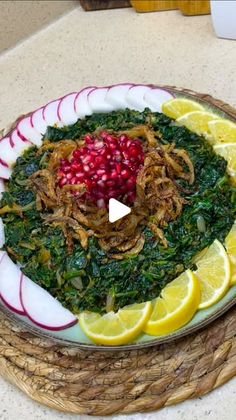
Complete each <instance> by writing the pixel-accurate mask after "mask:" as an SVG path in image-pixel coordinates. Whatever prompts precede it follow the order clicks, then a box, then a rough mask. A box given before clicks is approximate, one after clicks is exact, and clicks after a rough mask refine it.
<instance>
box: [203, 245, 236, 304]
mask: <svg viewBox="0 0 236 420" xmlns="http://www.w3.org/2000/svg"><path fill="white" fill-rule="evenodd" d="M196 265H197V270H196V271H195V274H196V275H197V277H198V278H199V280H200V287H201V302H200V305H199V309H203V308H208V307H209V306H212V305H213V304H214V303H216V302H218V300H220V299H221V298H222V297H223V296H224V295H225V293H226V292H227V290H228V289H229V286H230V262H229V257H228V255H227V253H226V250H225V248H224V247H223V245H222V244H221V243H220V242H219V241H218V240H217V239H216V240H215V241H214V242H213V244H211V246H210V247H209V248H208V250H207V252H206V253H205V254H204V255H203V257H202V258H201V259H199V260H198V261H197V263H196Z"/></svg>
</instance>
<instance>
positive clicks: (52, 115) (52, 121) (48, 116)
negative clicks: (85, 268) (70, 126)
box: [43, 99, 62, 127]
mask: <svg viewBox="0 0 236 420" xmlns="http://www.w3.org/2000/svg"><path fill="white" fill-rule="evenodd" d="M60 101H61V99H57V100H55V101H52V102H49V103H48V104H47V105H46V106H45V107H44V110H43V118H44V120H45V122H46V124H47V126H49V125H50V126H54V125H57V126H58V127H59V126H61V125H62V124H60V121H59V117H58V106H59V104H60Z"/></svg>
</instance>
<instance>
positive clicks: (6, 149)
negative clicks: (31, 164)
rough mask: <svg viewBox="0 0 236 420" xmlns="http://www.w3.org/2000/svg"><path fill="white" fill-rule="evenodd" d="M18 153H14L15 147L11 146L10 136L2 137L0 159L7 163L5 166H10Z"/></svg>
mask: <svg viewBox="0 0 236 420" xmlns="http://www.w3.org/2000/svg"><path fill="white" fill-rule="evenodd" d="M18 156H19V155H18V154H17V153H16V151H15V149H13V147H12V146H11V143H10V138H9V137H4V138H3V139H1V141H0V159H1V160H2V161H3V162H5V163H6V164H7V166H9V167H11V166H12V165H13V163H15V162H16V159H17V158H18Z"/></svg>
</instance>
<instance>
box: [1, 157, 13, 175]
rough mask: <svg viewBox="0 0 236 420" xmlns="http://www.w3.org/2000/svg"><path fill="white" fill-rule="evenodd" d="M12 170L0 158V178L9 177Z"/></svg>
mask: <svg viewBox="0 0 236 420" xmlns="http://www.w3.org/2000/svg"><path fill="white" fill-rule="evenodd" d="M11 173H12V170H11V169H10V168H9V167H8V165H7V164H6V162H3V161H2V160H1V159H0V178H3V179H9V178H10V177H11Z"/></svg>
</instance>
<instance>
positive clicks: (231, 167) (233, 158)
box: [213, 143, 236, 174]
mask: <svg viewBox="0 0 236 420" xmlns="http://www.w3.org/2000/svg"><path fill="white" fill-rule="evenodd" d="M213 147H214V151H215V153H217V154H218V155H220V156H222V157H223V158H225V160H227V162H228V171H229V174H233V173H235V172H236V143H220V144H216V145H215V146H213Z"/></svg>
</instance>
